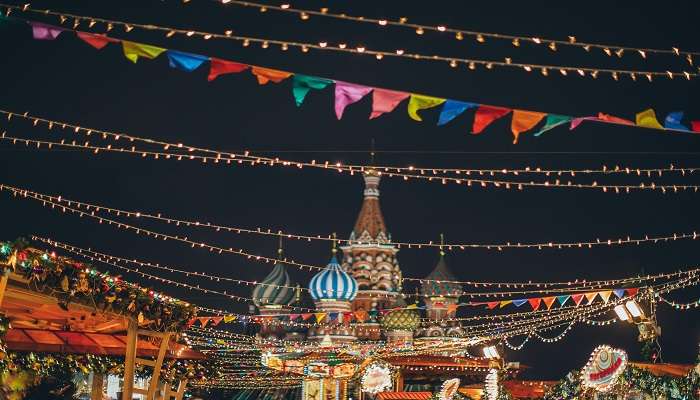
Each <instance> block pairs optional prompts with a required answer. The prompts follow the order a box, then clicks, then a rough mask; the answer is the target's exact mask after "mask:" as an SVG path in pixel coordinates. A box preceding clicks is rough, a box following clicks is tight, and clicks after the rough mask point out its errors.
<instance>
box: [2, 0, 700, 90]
mask: <svg viewBox="0 0 700 400" xmlns="http://www.w3.org/2000/svg"><path fill="white" fill-rule="evenodd" d="M0 7H4V8H5V9H6V14H9V13H10V12H11V11H18V12H27V13H34V14H40V15H51V16H55V17H58V18H59V21H60V22H61V23H62V24H63V23H65V22H66V21H67V20H68V19H72V20H73V27H74V28H73V29H70V28H66V30H75V28H77V27H78V26H79V25H80V23H81V22H84V21H87V22H88V26H89V27H94V26H95V25H96V24H97V23H101V24H104V25H105V27H106V30H107V31H110V30H112V29H114V27H115V26H118V27H121V28H122V29H124V31H125V32H131V31H132V30H134V29H135V28H138V29H141V30H145V31H149V32H154V31H159V32H163V33H164V34H165V36H166V37H168V38H170V37H173V36H174V35H182V36H184V37H189V38H193V37H194V38H200V39H204V40H209V39H225V40H233V41H237V42H239V43H241V44H242V45H243V46H244V47H248V46H249V45H250V44H251V43H255V44H259V45H261V47H262V48H269V47H270V45H276V46H279V47H280V49H281V50H283V51H286V50H288V49H289V48H290V47H292V48H297V49H300V50H301V51H302V53H308V52H309V50H311V49H313V50H322V51H330V52H340V53H346V54H359V55H370V56H374V57H375V58H376V59H377V60H382V59H384V58H385V57H396V58H403V59H409V60H422V61H432V62H442V63H446V64H448V65H449V66H451V67H453V68H457V67H459V66H460V65H461V66H464V67H467V68H465V69H468V70H473V69H475V68H476V67H477V66H481V67H484V68H485V69H486V70H494V67H502V68H515V69H518V70H522V71H525V72H528V73H529V72H532V71H534V70H539V71H540V72H541V73H542V75H544V76H548V75H549V71H558V72H559V73H560V74H561V75H562V76H581V77H591V78H593V79H596V78H597V77H598V75H599V74H600V73H607V74H609V75H610V77H611V78H612V79H614V80H615V81H617V80H619V78H620V76H628V77H629V78H630V79H632V80H634V81H636V80H637V77H638V76H640V77H646V80H647V81H649V82H652V81H653V80H654V78H660V77H666V78H669V79H674V78H685V79H687V80H690V79H691V78H695V77H697V76H698V75H699V74H698V73H696V72H688V71H682V72H674V71H640V70H626V69H612V68H590V67H584V66H565V65H546V64H531V63H515V62H513V61H512V59H511V58H508V57H506V59H505V60H504V61H495V60H484V59H472V58H461V57H447V56H438V55H425V54H420V53H408V52H406V51H405V50H403V49H397V50H395V51H381V50H371V49H368V48H367V47H365V46H357V47H355V48H351V47H348V46H347V45H346V44H342V43H341V44H338V45H337V46H336V45H332V44H329V43H327V42H320V43H318V44H316V43H309V42H296V41H286V40H279V39H266V38H257V37H251V36H241V35H234V34H233V31H230V30H229V31H226V32H225V33H224V34H220V33H214V32H205V31H199V30H192V29H179V28H172V27H166V26H160V25H154V24H139V23H132V22H125V21H118V20H111V19H105V18H98V17H93V16H86V15H76V14H71V13H64V12H57V11H51V10H47V9H39V8H32V7H30V6H27V5H25V6H15V5H9V4H3V3H0Z"/></svg>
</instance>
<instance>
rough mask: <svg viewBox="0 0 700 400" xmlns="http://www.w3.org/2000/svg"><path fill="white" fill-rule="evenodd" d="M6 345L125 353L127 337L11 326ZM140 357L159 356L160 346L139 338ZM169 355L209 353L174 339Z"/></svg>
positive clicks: (16, 348)
mask: <svg viewBox="0 0 700 400" xmlns="http://www.w3.org/2000/svg"><path fill="white" fill-rule="evenodd" d="M5 341H6V342H7V348H8V349H9V350H14V351H35V352H45V353H75V354H96V355H110V356H123V355H124V354H125V352H126V336H125V335H112V334H106V333H93V332H68V331H52V330H42V329H18V328H12V329H10V330H9V331H8V332H7V336H6V337H5ZM136 348H137V356H138V357H156V356H157V355H158V346H157V345H156V344H154V343H152V342H150V341H148V340H141V339H139V341H138V344H137V346H136ZM166 358H179V359H188V360H191V359H204V358H206V356H205V355H204V354H202V353H200V352H198V351H195V350H192V349H190V348H189V347H187V346H185V345H181V344H178V343H175V342H171V343H170V346H169V348H168V354H167V355H166Z"/></svg>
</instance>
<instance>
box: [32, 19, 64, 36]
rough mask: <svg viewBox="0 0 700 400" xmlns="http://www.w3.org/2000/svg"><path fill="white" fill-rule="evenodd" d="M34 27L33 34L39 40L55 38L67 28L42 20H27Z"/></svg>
mask: <svg viewBox="0 0 700 400" xmlns="http://www.w3.org/2000/svg"><path fill="white" fill-rule="evenodd" d="M27 23H28V24H29V25H31V27H32V36H33V37H34V39H37V40H54V39H56V38H57V37H58V35H60V34H61V32H63V31H65V30H66V29H65V28H62V27H60V26H54V25H49V24H44V23H41V22H34V21H27Z"/></svg>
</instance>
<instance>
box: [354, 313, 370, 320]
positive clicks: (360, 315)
mask: <svg viewBox="0 0 700 400" xmlns="http://www.w3.org/2000/svg"><path fill="white" fill-rule="evenodd" d="M355 319H356V320H358V321H360V322H365V321H367V320H368V319H369V314H367V311H365V310H359V311H355Z"/></svg>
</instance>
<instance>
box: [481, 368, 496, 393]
mask: <svg viewBox="0 0 700 400" xmlns="http://www.w3.org/2000/svg"><path fill="white" fill-rule="evenodd" d="M484 394H485V395H486V398H487V399H488V400H498V396H499V383H498V370H497V369H495V368H491V369H489V372H488V374H486V378H485V381H484Z"/></svg>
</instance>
